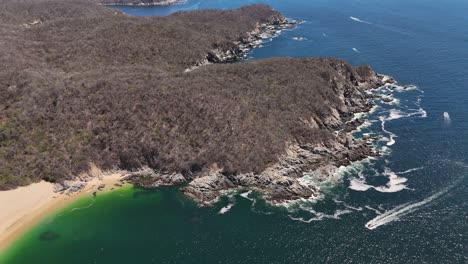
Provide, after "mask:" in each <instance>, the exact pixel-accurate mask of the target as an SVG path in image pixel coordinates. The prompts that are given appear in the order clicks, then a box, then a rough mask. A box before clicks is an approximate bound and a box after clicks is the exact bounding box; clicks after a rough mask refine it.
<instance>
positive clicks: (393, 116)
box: [379, 109, 401, 146]
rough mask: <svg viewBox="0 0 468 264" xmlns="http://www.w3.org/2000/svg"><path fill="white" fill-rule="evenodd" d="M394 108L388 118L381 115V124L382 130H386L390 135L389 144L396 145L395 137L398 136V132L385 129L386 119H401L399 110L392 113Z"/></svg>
mask: <svg viewBox="0 0 468 264" xmlns="http://www.w3.org/2000/svg"><path fill="white" fill-rule="evenodd" d="M392 110H394V109H392ZM392 110H390V116H389V117H388V118H384V117H383V116H381V117H379V119H380V122H381V123H382V124H381V127H382V131H383V132H385V133H387V134H388V136H389V137H390V139H389V140H388V142H387V146H392V145H394V144H395V143H396V141H395V138H396V137H398V136H397V135H396V134H394V133H392V132H390V131H388V130H386V129H385V121H386V120H394V119H399V118H401V115H400V114H399V113H397V112H395V113H392Z"/></svg>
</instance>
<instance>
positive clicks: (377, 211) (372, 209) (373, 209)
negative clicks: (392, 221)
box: [364, 205, 382, 215]
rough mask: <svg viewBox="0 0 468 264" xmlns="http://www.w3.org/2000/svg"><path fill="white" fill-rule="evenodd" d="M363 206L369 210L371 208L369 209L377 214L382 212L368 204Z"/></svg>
mask: <svg viewBox="0 0 468 264" xmlns="http://www.w3.org/2000/svg"><path fill="white" fill-rule="evenodd" d="M364 207H365V208H367V209H369V210H371V211H374V212H375V213H376V214H378V215H381V214H382V212H380V211H379V210H377V209H375V208H372V207H370V206H368V205H366V206H364Z"/></svg>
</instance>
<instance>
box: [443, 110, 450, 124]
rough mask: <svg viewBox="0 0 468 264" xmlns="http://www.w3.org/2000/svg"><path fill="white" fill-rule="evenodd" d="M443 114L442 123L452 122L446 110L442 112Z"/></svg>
mask: <svg viewBox="0 0 468 264" xmlns="http://www.w3.org/2000/svg"><path fill="white" fill-rule="evenodd" d="M443 116H444V123H446V124H450V123H451V122H452V120H451V119H450V115H449V113H448V112H444V114H443Z"/></svg>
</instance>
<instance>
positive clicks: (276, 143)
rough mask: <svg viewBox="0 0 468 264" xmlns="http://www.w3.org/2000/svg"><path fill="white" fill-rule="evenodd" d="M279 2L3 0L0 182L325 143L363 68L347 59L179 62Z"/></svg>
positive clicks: (229, 166) (166, 167)
mask: <svg viewBox="0 0 468 264" xmlns="http://www.w3.org/2000/svg"><path fill="white" fill-rule="evenodd" d="M278 15H279V14H278V13H277V12H275V11H273V10H271V9H270V8H269V7H267V6H264V5H253V6H248V7H243V8H240V9H237V10H232V11H216V10H206V11H197V12H180V13H175V14H173V15H171V16H168V17H149V18H142V17H129V16H126V15H123V14H121V13H119V12H116V11H115V10H112V9H108V8H105V7H101V6H99V5H97V4H96V3H95V2H94V1H86V0H73V1H72V0H70V1H65V0H23V1H19V0H17V1H13V0H3V1H2V2H1V3H0V23H1V25H2V27H1V28H0V189H8V188H13V187H15V186H18V185H24V184H28V183H30V182H34V181H37V180H40V179H46V180H48V181H52V182H55V181H61V180H63V179H70V178H73V177H74V175H77V174H78V173H80V172H83V171H87V170H88V169H89V166H90V164H91V163H94V164H96V165H97V166H98V167H100V168H102V169H112V168H116V167H119V168H122V169H128V170H132V169H137V168H140V167H142V166H149V167H151V168H153V169H155V170H159V171H169V172H172V171H176V172H182V173H183V174H184V175H185V176H187V177H190V175H193V174H195V173H197V172H199V171H200V170H202V169H204V168H207V167H209V166H211V165H213V164H215V163H216V164H218V166H219V167H221V168H223V169H224V171H225V173H239V172H250V171H254V172H259V171H261V170H263V169H264V168H265V167H266V166H268V165H269V164H271V163H273V162H275V161H276V159H277V157H278V155H280V154H281V153H283V151H284V149H285V144H286V142H291V141H298V142H299V143H302V144H305V143H316V142H324V143H326V142H327V140H328V139H329V138H330V137H331V132H330V131H329V129H330V124H328V123H327V122H325V121H323V120H326V119H327V117H328V116H330V114H331V112H332V111H333V109H338V111H339V112H340V114H341V115H342V116H346V112H347V111H348V110H349V109H351V108H352V106H350V105H349V103H348V102H347V101H346V100H343V99H342V98H341V97H343V91H346V93H352V94H356V95H357V96H359V95H358V91H356V89H355V88H354V87H352V86H351V85H350V84H353V83H356V82H358V81H359V80H360V78H361V77H360V75H359V74H358V72H357V71H356V70H355V69H354V68H352V67H351V66H349V65H348V64H346V63H345V62H342V61H339V60H335V59H287V58H282V59H280V58H276V59H269V60H262V61H255V62H248V63H238V64H225V65H221V64H217V65H211V66H207V67H204V68H201V69H198V70H195V71H192V72H190V73H183V70H184V69H186V68H187V67H189V66H191V65H194V64H195V63H196V62H198V61H199V60H200V59H202V58H203V57H204V56H205V55H206V54H207V52H209V51H210V50H212V49H213V48H217V47H223V48H225V47H230V46H232V45H234V44H233V42H234V41H236V40H238V39H239V38H241V37H244V36H245V32H248V31H251V30H252V29H254V28H255V25H256V23H257V22H264V21H267V20H268V19H271V17H274V16H278ZM358 71H361V72H366V71H367V68H360V69H358ZM343 76H345V77H343ZM343 78H346V79H343ZM337 80H338V81H337ZM340 80H341V81H342V82H341V84H340ZM342 83H345V85H344V86H345V87H342ZM348 86H349V87H348ZM347 104H348V105H347ZM350 107H351V108H350ZM311 118H314V120H315V121H316V123H318V125H317V126H316V127H314V126H311V125H310V123H309V122H307V120H310V119H311ZM322 121H323V122H322Z"/></svg>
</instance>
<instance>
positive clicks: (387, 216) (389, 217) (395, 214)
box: [365, 181, 459, 230]
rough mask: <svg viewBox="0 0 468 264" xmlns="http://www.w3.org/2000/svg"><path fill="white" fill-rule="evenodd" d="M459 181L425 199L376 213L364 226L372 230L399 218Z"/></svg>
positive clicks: (438, 195)
mask: <svg viewBox="0 0 468 264" xmlns="http://www.w3.org/2000/svg"><path fill="white" fill-rule="evenodd" d="M458 182H459V181H457V182H455V183H454V184H452V185H450V186H449V187H447V188H445V189H443V190H441V191H439V192H437V193H435V194H433V195H431V196H429V197H427V198H426V199H424V200H422V201H419V202H415V203H405V204H402V205H399V206H397V207H395V208H393V209H391V210H389V211H386V212H384V213H383V214H380V215H378V216H377V217H375V218H374V219H372V220H370V221H369V222H367V223H366V225H365V227H366V228H367V229H370V230H373V229H376V228H377V227H379V226H382V225H385V224H388V223H390V222H393V221H397V220H399V219H400V218H401V217H402V216H404V215H407V214H410V213H412V212H414V211H416V210H418V209H419V208H420V207H422V206H424V205H426V204H428V203H430V202H432V201H433V200H435V199H437V198H439V197H441V196H442V195H444V194H446V193H447V192H448V191H449V190H450V189H452V188H453V187H455V186H456V185H457V184H458Z"/></svg>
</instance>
